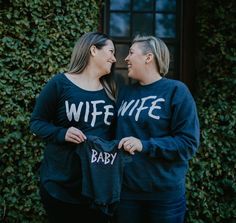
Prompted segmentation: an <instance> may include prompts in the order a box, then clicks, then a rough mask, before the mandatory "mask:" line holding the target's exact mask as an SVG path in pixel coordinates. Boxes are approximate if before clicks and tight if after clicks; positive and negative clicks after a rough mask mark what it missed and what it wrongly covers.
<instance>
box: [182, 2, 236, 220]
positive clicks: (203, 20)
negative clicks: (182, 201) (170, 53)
mask: <svg viewBox="0 0 236 223" xmlns="http://www.w3.org/2000/svg"><path fill="white" fill-rule="evenodd" d="M197 12H198V14H197V21H196V22H197V28H198V32H197V37H196V39H198V40H199V41H198V50H199V51H198V55H199V58H198V59H199V64H198V68H197V76H198V94H197V95H196V98H197V105H198V111H199V118H200V123H201V147H200V150H199V153H198V154H197V156H196V158H195V159H193V160H192V161H191V164H190V167H191V169H190V171H189V174H188V183H187V188H188V200H189V204H188V206H189V210H190V211H189V213H188V221H187V222H191V223H208V222H209V223H211V222H214V223H215V222H220V223H226V222H227V223H233V222H234V223H235V222H236V211H235V210H236V184H235V182H236V179H235V178H236V177H235V174H236V164H235V160H236V153H235V148H236V140H235V139H236V99H235V95H236V88H235V86H236V69H235V65H234V64H233V63H234V62H235V61H236V50H235V47H234V46H235V40H236V38H235V32H233V30H235V16H234V14H233V13H235V7H233V1H224V3H223V2H222V1H214V2H213V1H206V0H200V1H199V2H198V8H197ZM209 15H210V16H209Z"/></svg>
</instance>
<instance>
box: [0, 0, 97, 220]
mask: <svg viewBox="0 0 236 223" xmlns="http://www.w3.org/2000/svg"><path fill="white" fill-rule="evenodd" d="M99 4H100V1H95V0H87V1H83V0H63V1H61V0H50V1H48V0H33V1H32V0H14V1H13V0H8V1H7V0H5V1H1V2H0V42H1V47H0V55H1V61H0V98H1V100H0V125H1V129H0V135H1V138H0V146H1V148H0V174H1V176H0V221H1V222H11V223H13V222H30V223H32V222H33V223H34V222H40V223H42V222H44V221H45V217H44V210H43V208H42V206H41V202H40V200H39V195H38V180H39V178H38V167H39V164H40V161H41V158H42V151H43V150H42V148H43V144H42V143H41V142H40V141H39V140H38V139H36V138H35V137H34V136H32V135H31V133H30V132H29V126H28V124H29V118H30V114H31V112H32V109H33V106H34V102H35V97H36V95H37V94H38V93H39V91H40V90H41V88H42V86H43V85H44V84H45V83H46V81H47V80H48V79H49V78H50V77H51V76H52V75H53V74H55V73H57V72H59V71H62V70H65V68H66V66H67V64H68V63H69V60H70V54H71V51H72V48H73V46H74V42H75V41H76V40H77V39H78V37H79V36H80V35H81V34H82V33H84V32H88V31H93V30H97V27H98V17H99Z"/></svg>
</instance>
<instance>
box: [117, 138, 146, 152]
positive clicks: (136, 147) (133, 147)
mask: <svg viewBox="0 0 236 223" xmlns="http://www.w3.org/2000/svg"><path fill="white" fill-rule="evenodd" d="M122 147H123V149H124V150H125V151H127V152H129V153H130V154H132V155H134V153H135V151H138V152H141V151H142V148H143V145H142V143H141V141H140V140H139V139H137V138H135V137H132V136H131V137H125V138H123V139H121V140H120V142H119V144H118V148H119V149H120V148H122Z"/></svg>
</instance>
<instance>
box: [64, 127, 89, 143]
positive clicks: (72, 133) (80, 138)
mask: <svg viewBox="0 0 236 223" xmlns="http://www.w3.org/2000/svg"><path fill="white" fill-rule="evenodd" d="M86 139H87V138H86V136H85V135H84V133H83V132H82V131H81V130H79V129H77V128H75V127H70V128H69V129H68V130H67V132H66V135H65V140H66V141H67V142H73V143H77V144H79V143H81V142H84V141H85V140H86Z"/></svg>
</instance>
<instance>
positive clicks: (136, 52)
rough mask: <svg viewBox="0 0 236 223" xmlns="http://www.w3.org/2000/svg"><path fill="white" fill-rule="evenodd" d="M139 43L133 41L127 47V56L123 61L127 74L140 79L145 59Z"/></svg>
mask: <svg viewBox="0 0 236 223" xmlns="http://www.w3.org/2000/svg"><path fill="white" fill-rule="evenodd" d="M140 44H141V43H134V44H133V45H132V46H131V47H130V49H129V54H128V56H127V57H126V58H125V62H126V63H127V65H128V76H129V77H131V78H133V79H135V80H140V79H142V78H141V77H142V75H143V73H144V72H143V70H144V65H145V61H146V55H145V54H143V52H142V50H141V47H140Z"/></svg>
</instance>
